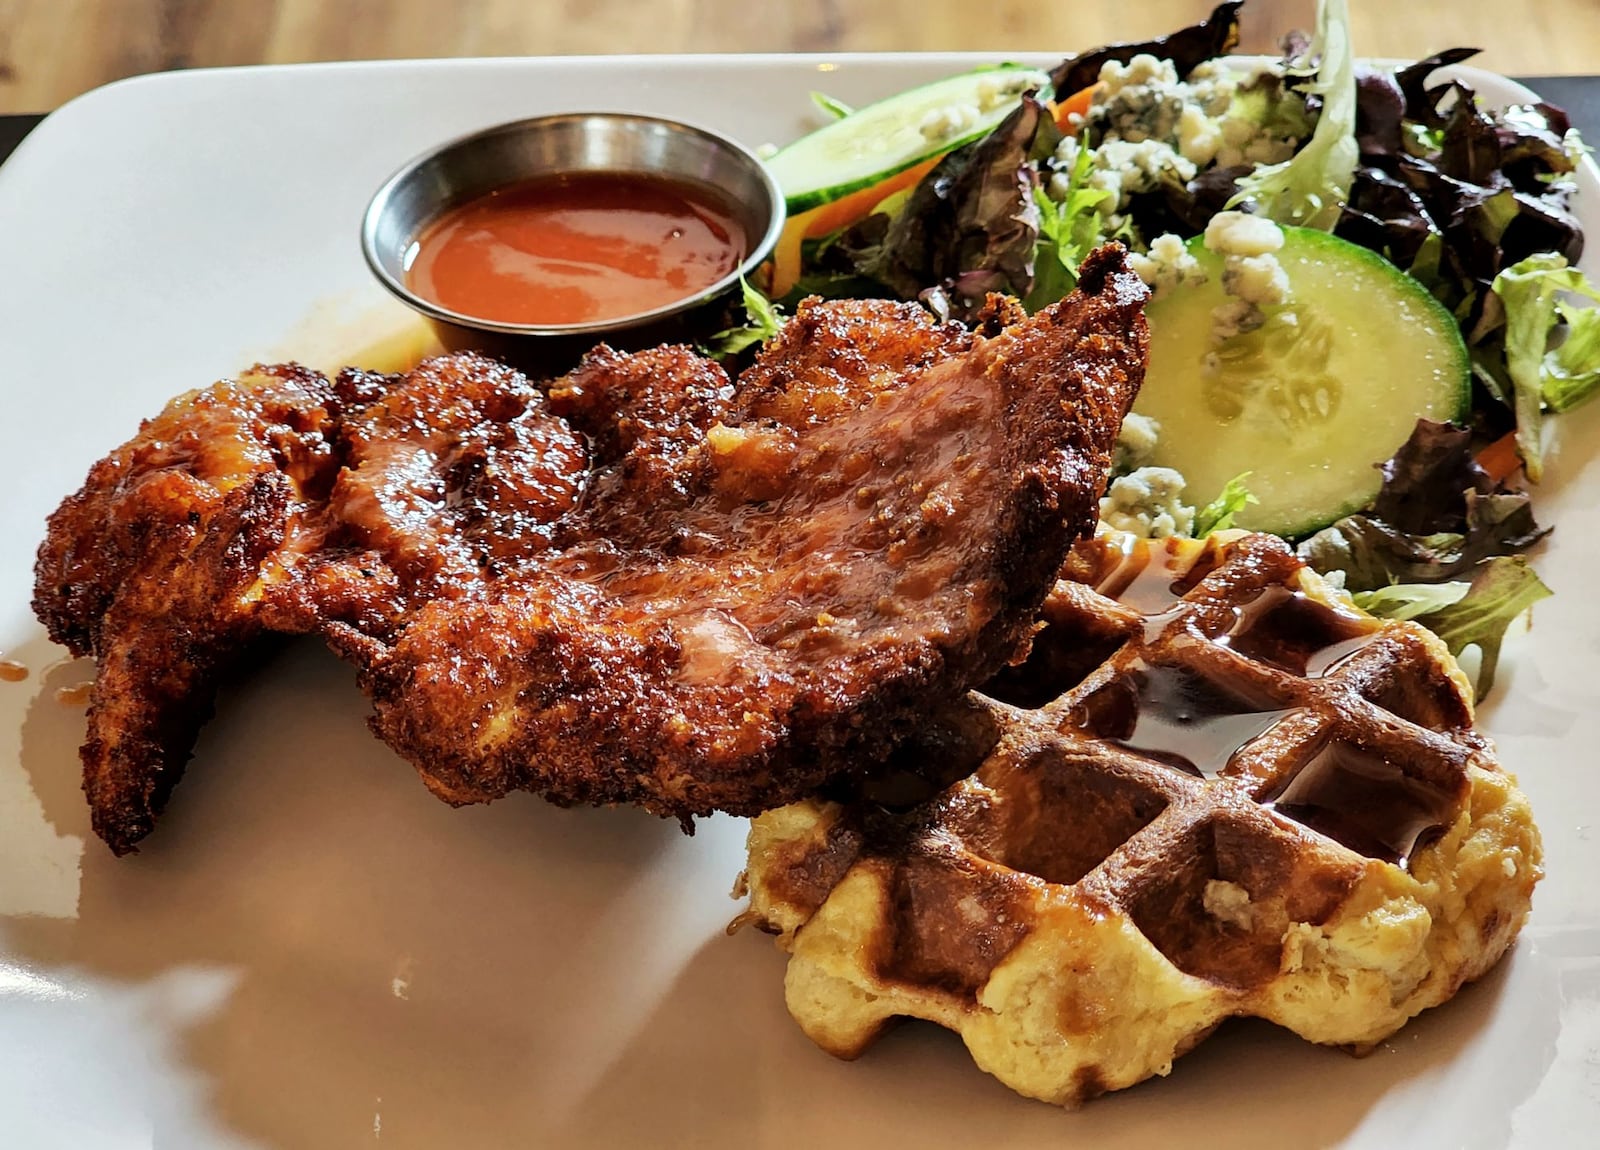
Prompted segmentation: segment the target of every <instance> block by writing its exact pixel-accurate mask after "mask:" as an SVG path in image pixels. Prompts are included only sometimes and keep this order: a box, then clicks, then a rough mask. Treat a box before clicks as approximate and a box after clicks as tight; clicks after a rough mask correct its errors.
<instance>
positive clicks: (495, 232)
mask: <svg viewBox="0 0 1600 1150" xmlns="http://www.w3.org/2000/svg"><path fill="white" fill-rule="evenodd" d="M748 243H749V240H748V237H747V236H746V235H745V232H744V228H743V227H742V226H741V225H740V223H739V221H738V219H737V217H736V216H735V214H734V212H733V210H732V209H731V208H730V207H729V206H728V205H726V204H723V203H721V202H719V199H718V196H717V194H716V192H715V191H713V190H712V189H710V188H705V187H701V186H699V185H697V184H689V183H686V182H683V181H679V180H669V179H666V178H665V177H662V176H651V175H643V174H639V173H631V172H630V173H624V172H582V173H572V174H567V175H562V176H553V177H549V178H546V179H538V180H530V181H528V182H526V183H521V184H514V185H512V186H510V187H507V188H501V189H499V190H496V191H494V192H491V193H489V194H488V195H486V196H480V197H478V198H477V199H474V200H469V201H468V202H466V203H464V204H461V205H460V206H458V207H455V208H452V209H451V210H450V211H448V212H446V213H445V214H444V215H443V216H441V217H440V218H439V219H438V220H435V221H434V222H433V223H432V224H430V225H429V226H428V228H427V229H426V230H425V231H424V232H423V233H422V235H421V236H420V237H419V238H418V239H417V241H416V243H415V244H414V245H413V246H412V250H411V252H410V253H408V255H407V259H406V282H407V286H409V287H410V288H411V290H412V291H414V292H416V293H417V294H418V295H420V296H422V297H424V298H426V299H429V300H431V301H433V302H434V303H436V304H439V305H440V306H442V307H446V308H449V309H450V310H451V311H453V312H457V313H459V314H461V315H465V316H471V317H472V318H474V319H481V320H491V321H495V322H499V323H515V324H538V325H562V324H585V323H596V322H601V321H604V320H613V319H622V318H624V317H626V316H633V315H639V314H641V313H644V312H648V311H654V310H655V309H656V308H660V307H666V306H667V305H669V304H674V303H677V302H678V301H680V300H686V299H689V298H691V297H693V296H696V295H698V294H700V293H701V292H703V291H704V290H705V289H707V288H709V287H711V286H712V285H713V284H716V283H717V282H719V281H720V280H722V279H724V278H726V277H727V276H729V275H731V274H732V273H733V272H734V271H735V270H736V269H737V268H738V267H739V264H740V263H741V262H742V261H743V259H744V257H745V253H746V251H747V250H748Z"/></svg>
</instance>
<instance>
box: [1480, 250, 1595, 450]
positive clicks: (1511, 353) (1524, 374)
mask: <svg viewBox="0 0 1600 1150" xmlns="http://www.w3.org/2000/svg"><path fill="white" fill-rule="evenodd" d="M1493 290H1494V294H1495V295H1497V296H1498V297H1499V298H1500V303H1501V305H1502V306H1503V307H1504V308H1505V313H1506V327H1505V348H1506V374H1508V375H1509V376H1510V377H1511V385H1512V390H1513V392H1514V393H1515V398H1514V407H1515V408H1516V413H1517V448H1518V450H1519V451H1520V452H1521V454H1522V463H1523V467H1524V468H1525V469H1526V471H1527V473H1528V478H1529V479H1532V480H1534V481H1536V482H1537V481H1538V479H1539V478H1540V476H1541V475H1542V474H1543V473H1544V463H1543V454H1544V452H1543V448H1544V431H1543V426H1542V425H1543V419H1544V410H1545V409H1546V408H1549V409H1550V410H1552V411H1566V410H1567V409H1568V408H1570V407H1573V406H1575V405H1576V404H1579V403H1582V402H1583V401H1584V400H1586V399H1588V398H1589V397H1590V396H1592V395H1593V394H1594V393H1595V391H1596V389H1597V388H1600V318H1597V313H1596V311H1595V309H1594V308H1587V307H1585V308H1579V307H1575V306H1573V304H1572V302H1571V301H1570V300H1568V299H1564V298H1562V293H1564V292H1567V293H1572V294H1575V295H1580V296H1586V297H1588V298H1589V299H1591V300H1594V301H1596V302H1597V303H1600V288H1596V287H1595V285H1594V284H1592V283H1590V282H1589V280H1588V279H1587V278H1586V277H1585V276H1584V274H1583V273H1582V272H1581V271H1579V270H1578V269H1577V268H1575V267H1571V266H1569V265H1568V264H1567V260H1566V257H1565V256H1560V255H1557V254H1555V253H1554V252H1545V253H1542V254H1540V255H1535V256H1529V257H1528V258H1527V259H1525V260H1523V261H1521V262H1520V263H1517V264H1514V265H1513V266H1511V267H1508V268H1506V269H1505V270H1504V271H1502V272H1501V273H1500V274H1499V275H1497V276H1495V277H1494V284H1493ZM1562 323H1564V324H1565V325H1566V329H1567V330H1566V336H1567V338H1566V339H1565V340H1564V341H1563V342H1562V343H1561V344H1559V345H1558V346H1557V347H1555V348H1553V349H1552V348H1551V347H1550V336H1551V333H1552V332H1553V331H1554V330H1555V328H1556V326H1557V325H1558V324H1562Z"/></svg>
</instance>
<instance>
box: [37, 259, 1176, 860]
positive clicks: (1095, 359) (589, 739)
mask: <svg viewBox="0 0 1600 1150" xmlns="http://www.w3.org/2000/svg"><path fill="white" fill-rule="evenodd" d="M1145 296H1146V290H1145V288H1144V286H1143V285H1142V284H1141V283H1140V282H1139V281H1138V279H1137V277H1135V276H1134V275H1133V274H1132V273H1131V271H1129V269H1128V267H1127V264H1126V259H1125V256H1124V255H1123V253H1122V252H1121V251H1120V249H1115V248H1108V249H1104V250H1102V251H1101V252H1099V253H1096V254H1095V255H1094V256H1092V257H1091V258H1090V260H1089V261H1088V262H1087V263H1086V264H1085V266H1084V268H1083V270H1082V273H1081V279H1080V286H1079V290H1078V291H1076V292H1074V293H1073V295H1072V296H1070V297H1069V298H1068V299H1066V300H1064V301H1062V302H1061V303H1060V304H1057V305H1054V306H1053V307H1050V308H1047V309H1045V310H1044V311H1042V312H1040V313H1039V314H1038V315H1036V316H1034V317H1032V318H1031V319H1026V318H1023V317H1021V316H1020V314H1018V313H1017V311H1016V309H1015V308H1014V307H1013V308H1006V307H996V308H995V309H994V310H993V311H992V312H991V315H992V317H993V318H992V322H990V323H988V324H987V325H985V327H984V330H983V331H981V332H978V333H974V332H971V331H969V330H967V329H966V328H963V327H960V326H958V325H940V324H938V323H936V322H935V321H934V320H933V319H932V318H931V317H929V316H928V315H927V313H925V312H924V311H922V310H921V309H919V308H917V307H915V306H913V305H908V304H898V303H890V302H886V301H838V302H830V303H822V302H817V301H810V302H808V303H806V304H804V305H802V307H801V308H800V309H799V313H798V314H797V315H796V317H795V318H794V319H793V320H792V321H790V323H789V324H788V325H787V327H786V328H785V330H784V332H783V334H782V335H780V336H779V337H778V338H777V339H775V340H773V341H772V342H771V343H770V344H769V345H768V347H767V348H766V349H765V350H764V351H763V352H762V354H761V356H760V358H759V359H758V360H757V362H756V363H755V364H754V366H752V367H751V368H749V369H748V370H747V371H746V372H745V373H744V374H743V375H742V376H741V377H740V378H739V380H738V381H737V382H734V381H730V380H729V379H728V377H727V376H726V374H725V373H724V372H723V370H722V368H720V367H719V366H718V365H716V364H715V363H712V362H710V361H708V360H705V359H702V358H701V357H699V356H698V355H696V354H694V353H693V352H692V351H690V350H689V349H686V348H681V347H666V348H658V349H654V350H651V351H646V352H640V353H636V354H621V353H617V352H614V351H611V350H609V349H606V348H599V349H596V351H594V352H593V353H591V354H590V355H589V356H588V357H587V358H586V359H585V360H584V361H583V362H582V363H581V364H580V365H579V366H578V367H577V368H576V369H575V370H574V371H573V372H571V373H570V374H569V375H567V376H566V377H564V378H562V379H559V380H556V381H554V382H553V383H551V384H549V385H548V387H547V388H546V389H544V390H540V389H536V388H534V387H533V386H532V385H531V384H529V383H528V381H527V380H525V379H524V378H523V377H521V376H520V375H518V374H517V373H515V372H513V371H511V370H510V369H507V368H505V367H502V366H501V365H498V364H494V363H491V362H489V361H487V360H483V359H481V358H478V357H474V356H467V355H458V356H450V357H444V358H441V359H438V360H433V361H430V362H428V363H425V364H423V365H422V366H421V367H419V368H418V369H416V370H415V371H413V372H411V373H409V374H407V375H405V376H398V377H392V376H373V375H366V374H363V373H359V372H346V373H344V374H343V375H341V376H340V378H339V379H338V380H337V381H335V382H334V383H333V384H331V385H330V384H328V383H326V382H325V381H322V380H321V379H320V377H315V376H311V375H309V374H308V373H303V372H299V371H297V370H292V369H262V370H261V371H259V372H258V374H256V375H254V376H249V377H246V378H245V379H242V380H240V381H239V382H237V383H232V384H219V385H217V387H215V388H213V389H211V390H210V391H208V392H204V393H200V395H199V396H192V397H189V398H187V399H183V400H179V401H175V403H174V404H173V405H170V406H169V407H168V409H167V411H166V412H164V413H163V415H162V417H161V418H160V419H159V420H158V421H156V422H155V423H153V424H147V425H146V427H145V428H144V429H142V431H141V434H140V436H139V437H137V438H136V439H135V440H133V441H132V442H130V443H129V444H127V445H125V446H124V447H122V448H120V449H118V451H117V452H115V453H113V455H112V456H111V457H110V458H108V459H107V460H106V461H103V462H102V463H101V464H99V465H97V467H96V469H95V470H94V471H93V472H91V475H90V478H89V481H88V483H87V484H86V486H85V488H84V489H83V491H81V492H79V493H78V494H77V495H75V496H73V497H72V498H70V499H69V500H68V501H67V502H66V503H65V504H63V506H62V508H61V509H60V510H59V511H58V512H57V513H56V514H55V516H53V517H52V519H51V521H50V527H49V537H48V538H47V540H46V542H45V544H44V547H43V548H42V549H41V552H40V559H39V565H38V584H37V596H36V599H35V606H36V609H37V610H38V612H39V614H40V617H41V618H42V619H44V620H45V622H46V624H47V626H49V627H50V630H51V633H52V635H53V636H55V637H56V638H57V639H58V640H60V641H63V642H66V643H68V645H69V646H72V647H73V649H74V650H75V651H78V652H80V653H93V654H95V655H96V656H97V657H98V658H99V659H100V660H101V662H102V667H103V670H102V675H101V678H100V680H99V682H98V683H97V684H96V688H95V701H94V704H93V707H92V711H91V731H90V741H89V744H88V745H86V747H85V749H84V762H85V777H86V788H87V790H88V793H89V797H90V802H91V804H92V805H93V806H94V808H95V813H96V823H95V825H96V829H97V831H99V833H100V834H101V835H102V837H104V838H105V839H106V841H107V843H108V844H109V845H110V846H111V847H112V849H113V850H116V851H118V852H119V853H122V852H124V851H127V850H130V849H132V848H133V846H134V844H135V843H136V842H137V840H138V839H139V838H140V837H141V836H142V835H143V834H145V833H147V832H148V831H149V829H150V826H151V824H152V822H153V819H154V816H155V813H156V812H157V811H158V810H159V808H160V806H161V803H162V802H163V801H164V799H165V797H166V794H167V792H168V791H169V790H170V788H171V783H172V781H174V780H175V778H176V777H177V774H178V772H179V771H180V770H181V767H182V763H183V761H184V759H185V758H186V757H187V755H188V753H189V749H190V745H191V744H192V741H193V738H194V734H195V731H196V730H197V728H198V725H199V722H200V721H201V720H202V719H203V717H204V716H205V714H206V713H207V712H208V710H209V705H210V698H211V695H210V693H209V692H210V690H211V686H210V685H211V683H212V682H213V681H214V678H215V675H216V674H217V673H218V671H219V670H220V669H222V668H224V667H225V666H227V665H232V664H234V663H237V662H238V661H239V660H240V659H241V658H243V657H244V654H245V653H246V652H247V651H248V649H249V646H250V645H251V643H252V642H253V641H255V640H256V639H258V638H259V637H260V636H261V635H262V634H265V633H269V632H273V631H278V632H285V633H299V632H317V633H320V634H322V635H324V636H325V637H326V638H327V639H328V641H329V642H330V643H331V645H332V646H333V647H334V649H335V650H336V651H338V652H339V653H340V654H341V655H342V656H344V657H345V658H347V659H349V660H350V661H352V662H353V663H354V664H355V665H356V666H357V668H358V670H359V674H360V679H361V683H362V686H363V688H364V689H365V690H366V691H367V693H368V694H369V695H370V696H371V698H372V700H373V703H374V708H375V714H374V717H373V720H372V725H373V728H374V730H375V731H376V732H377V733H378V735H379V736H380V737H381V738H382V739H383V740H384V741H385V742H387V743H388V744H389V745H390V746H391V747H393V748H394V749H395V750H396V751H398V752H399V753H400V754H401V755H403V756H404V757H405V758H407V759H408V760H410V761H411V762H412V763H413V764H414V765H415V767H416V768H417V770H418V772H419V773H420V774H421V776H422V778H423V780H424V781H425V782H426V783H427V785H428V786H429V788H430V789H432V790H433V791H434V793H435V794H437V795H438V796H439V797H441V798H443V799H445V800H446V801H448V802H452V803H467V802H479V801H485V800H488V799H493V798H496V797H499V796H501V795H504V794H506V793H507V792H509V791H512V790H531V791H536V792H539V793H542V794H544V795H546V796H547V797H548V798H550V799H552V800H553V801H556V802H561V803H578V802H592V803H614V802H637V803H641V804H642V805H644V806H646V807H647V808H649V809H650V810H652V811H655V812H657V813H660V814H663V815H670V816H676V817H678V818H680V819H683V820H685V821H687V820H688V819H689V818H690V817H692V816H694V815H699V814H706V813H710V812H711V811H714V810H726V811H731V812H735V813H741V814H745V813H755V812H758V811H761V810H764V809H767V808H769V807H771V806H773V805H776V804H779V803H783V802H788V801H791V800H793V799H795V798H798V797H800V796H802V795H805V794H807V793H809V792H811V791H812V790H814V789H815V788H816V787H817V786H819V785H820V784H822V783H823V782H825V781H827V780H829V779H832V778H835V777H837V776H840V775H842V774H849V773H856V772H868V773H870V772H871V770H872V769H873V767H874V765H875V764H878V763H879V762H881V761H882V759H883V758H884V757H885V756H886V754H887V753H888V751H889V749H890V748H891V747H892V746H893V745H894V744H895V742H896V741H897V740H899V739H900V738H901V737H902V736H903V734H904V733H905V732H906V731H907V730H908V729H909V728H910V727H912V726H913V725H914V724H915V723H916V721H917V719H918V717H919V716H920V715H922V714H924V713H925V711H926V709H927V708H928V707H930V706H934V705H937V704H939V703H940V702H942V701H947V700H950V699H952V698H954V697H955V696H957V695H958V694H959V693H960V692H961V691H963V690H964V689H966V688H967V687H968V686H970V685H972V684H973V683H976V682H981V681H983V680H984V679H986V678H988V677H989V676H990V675H992V674H993V673H994V672H995V671H997V670H998V669H999V668H1000V667H1001V666H1002V665H1003V664H1004V663H1005V661H1006V660H1007V658H1008V657H1009V656H1010V655H1011V654H1012V652H1013V651H1014V650H1015V649H1016V648H1017V646H1018V644H1019V643H1020V642H1021V641H1022V640H1023V638H1024V636H1025V635H1026V633H1027V632H1028V630H1029V629H1030V627H1031V626H1032V621H1033V618H1034V616H1035V613H1036V612H1037V610H1038V607H1039V604H1040V602H1041V600H1042V599H1043V597H1044V595H1045V593H1046V592H1047V591H1048V589H1049V588H1050V586H1051V585H1052V584H1053V582H1054V578H1055V573H1056V571H1057V570H1058V569H1059V567H1060V565H1061V562H1062V560H1063V558H1064V556H1065V554H1066V552H1067V549H1068V547H1069V546H1070V545H1071V543H1072V541H1073V539H1074V538H1076V537H1077V536H1078V534H1079V533H1081V532H1082V531H1084V530H1086V529H1088V528H1089V527H1091V526H1092V524H1093V521H1094V514H1095V508H1096V500H1097V498H1098V495H1099V493H1100V489H1101V487H1102V486H1103V484H1104V481H1105V475H1106V471H1107V468H1108V466H1109V461H1110V455H1111V449H1112V446H1113V443H1114V440H1115V437H1116V432H1117V428H1118V426H1119V424H1120V421H1121V419H1122V416H1123V414H1124V413H1125V412H1126V410H1127V408H1128V406H1129V405H1130V404H1131V403H1132V400H1133V397H1134V394H1135V393H1136V391H1137V388H1138V386H1139V383H1140V382H1141V380H1142V378H1143V369H1144V358H1145V346H1146V340H1147V337H1146V331H1145V326H1144V320H1143V316H1142V305H1143V301H1144V298H1145ZM289 379H292V380H294V381H295V383H294V386H295V388H297V389H298V390H297V391H296V392H295V394H294V397H293V398H294V400H295V405H292V406H293V416H294V418H292V419H288V418H287V417H286V416H284V415H283V414H282V413H278V412H276V410H275V409H274V411H273V412H272V413H270V415H271V417H270V418H269V416H268V413H266V411H265V408H266V407H267V406H270V403H271V402H272V401H273V399H274V397H275V396H276V395H277V391H276V390H274V389H281V387H282V386H286V385H284V384H283V383H282V381H285V380H289ZM274 381H277V382H274ZM313 400H315V401H316V402H313ZM219 413H231V414H229V415H228V416H227V417H226V418H224V417H223V416H222V415H220V414H219ZM302 426H303V428H304V430H295V431H294V434H295V435H299V436H301V437H302V438H304V439H305V442H304V443H301V442H300V440H296V439H293V438H292V437H291V436H287V435H286V434H285V433H284V432H281V431H279V430H278V429H279V428H280V427H286V428H291V429H300V428H302ZM214 438H221V439H222V440H224V443H223V444H222V445H220V446H212V447H210V448H203V447H201V446H197V447H195V448H194V449H192V450H189V451H187V452H173V451H170V450H165V449H164V448H162V447H161V446H160V445H164V444H169V443H174V442H186V443H193V444H196V445H204V444H206V443H208V442H209V441H210V440H211V439H214ZM263 444H265V445H268V446H266V447H262V446H260V445H263ZM241 445H242V446H241ZM207 452H210V454H211V455H215V456H217V457H218V458H220V459H221V460H222V462H221V463H220V464H219V465H213V464H212V463H211V462H210V461H209V456H207V454H206V453H207ZM263 452H264V453H265V454H263ZM258 486H259V487H261V489H262V492H261V493H260V494H258V495H256V496H254V497H253V498H254V499H255V500H256V502H250V499H251V498H252V497H247V496H240V495H234V494H233V492H235V491H238V490H252V491H253V490H255V488H256V487H258ZM169 487H171V488H173V489H175V490H179V491H182V492H184V493H185V498H184V499H164V498H158V497H156V495H155V494H153V493H160V492H164V491H165V490H166V489H167V488H169ZM191 492H196V493H197V494H190V493H191ZM230 499H233V500H235V501H245V502H244V503H243V504H241V506H240V507H238V508H235V509H233V511H232V512H231V513H230V510H229V509H230V508H232V506H233V505H232V504H231V503H230V502H229V500H230ZM185 500H187V501H188V502H186V501H185ZM190 503H194V504H196V506H197V508H198V514H197V516H196V515H191V514H190ZM258 503H259V504H260V506H259V507H258ZM150 525H154V526H150ZM169 537H170V541H169ZM107 544H109V546H107ZM101 549H104V550H106V553H107V554H108V555H109V556H110V562H109V563H106V564H103V565H102V564H98V563H97V562H96V561H95V559H94V557H93V556H94V554H95V552H96V551H98V550H101ZM174 604H177V605H178V609H177V610H176V611H175V610H174V609H173V607H174ZM174 627H179V628H181V629H182V634H183V640H182V641H181V642H173V641H168V638H167V637H168V636H170V634H171V629H172V628H174ZM156 637H162V638H161V642H160V643H159V644H157V643H154V642H153V641H152V640H153V639H155V638H156ZM108 746H116V747H119V748H120V750H118V751H117V752H116V753H115V754H112V753H110V752H108V751H106V750H105V747H108Z"/></svg>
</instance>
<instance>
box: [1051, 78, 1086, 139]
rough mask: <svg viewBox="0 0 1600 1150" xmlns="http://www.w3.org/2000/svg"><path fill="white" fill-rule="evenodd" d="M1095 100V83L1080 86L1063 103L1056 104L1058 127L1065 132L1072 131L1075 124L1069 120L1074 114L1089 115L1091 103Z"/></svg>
mask: <svg viewBox="0 0 1600 1150" xmlns="http://www.w3.org/2000/svg"><path fill="white" fill-rule="evenodd" d="M1093 102H1094V85H1093V84H1090V85H1089V86H1088V87H1087V88H1079V89H1078V90H1077V91H1076V92H1074V93H1072V95H1070V96H1068V97H1067V98H1066V99H1065V100H1063V101H1061V103H1059V104H1057V105H1056V127H1058V128H1060V129H1061V130H1062V131H1063V132H1067V133H1072V132H1073V131H1075V128H1074V126H1073V125H1072V124H1071V123H1070V122H1069V121H1070V120H1071V118H1072V117H1073V116H1087V115H1088V114H1089V105H1090V104H1091V103H1093Z"/></svg>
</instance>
